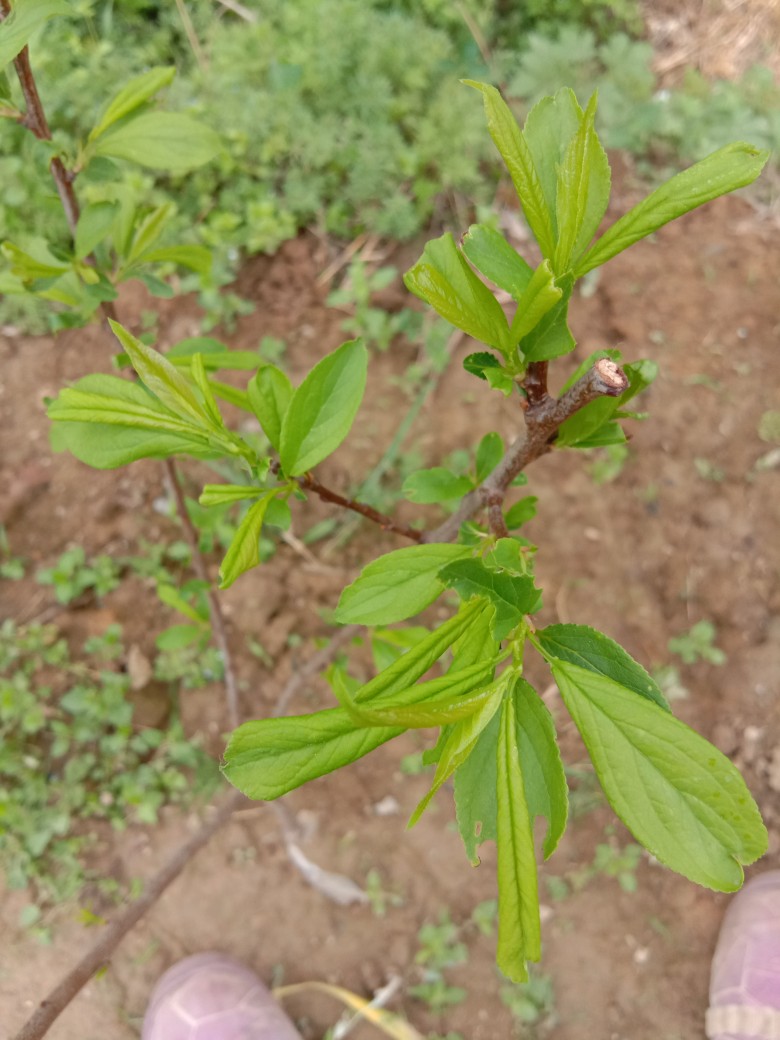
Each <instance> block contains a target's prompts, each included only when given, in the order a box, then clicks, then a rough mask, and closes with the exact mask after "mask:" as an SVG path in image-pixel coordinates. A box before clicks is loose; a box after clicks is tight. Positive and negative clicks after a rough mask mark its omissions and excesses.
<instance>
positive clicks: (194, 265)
mask: <svg viewBox="0 0 780 1040" xmlns="http://www.w3.org/2000/svg"><path fill="white" fill-rule="evenodd" d="M135 262H136V263H144V264H176V265H177V267H186V268H188V269H189V270H190V271H195V273H196V274H200V275H203V276H206V275H209V274H211V263H212V260H211V251H210V250H209V249H206V248H205V246H162V247H161V248H159V249H150V250H148V252H145V253H141V255H140V256H137V257H136V259H135ZM254 363H255V365H256V364H257V355H255V356H254Z"/></svg>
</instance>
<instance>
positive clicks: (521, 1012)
mask: <svg viewBox="0 0 780 1040" xmlns="http://www.w3.org/2000/svg"><path fill="white" fill-rule="evenodd" d="M499 996H500V998H501V1002H502V1003H503V1004H504V1005H505V1006H506V1007H507V1008H509V1011H510V1013H511V1015H512V1018H514V1020H515V1022H516V1023H517V1026H518V1029H519V1031H520V1035H522V1036H528V1035H529V1034H528V1032H527V1029H528V1027H531V1028H533V1029H534V1031H535V1030H536V1029H548V1028H551V1027H552V1026H554V1025H555V1022H556V1014H555V989H554V987H553V980H552V977H551V976H550V975H546V974H544V973H543V972H540V971H534V970H533V969H531V970H530V971H529V973H528V982H523V983H514V984H506V985H504V986H502V987H501V989H500V991H499Z"/></svg>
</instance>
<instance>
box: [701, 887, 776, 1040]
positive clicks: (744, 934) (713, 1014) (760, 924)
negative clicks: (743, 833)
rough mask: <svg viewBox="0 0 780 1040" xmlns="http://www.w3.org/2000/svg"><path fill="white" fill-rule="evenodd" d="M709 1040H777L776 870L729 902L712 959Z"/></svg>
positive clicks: (745, 888)
mask: <svg viewBox="0 0 780 1040" xmlns="http://www.w3.org/2000/svg"><path fill="white" fill-rule="evenodd" d="M706 1033H707V1036H708V1037H709V1038H710V1040H780V870H772V871H768V872H767V873H765V874H759V875H758V876H757V877H755V878H753V879H752V880H751V881H749V882H748V883H747V884H746V885H745V887H744V888H743V889H742V891H741V892H739V893H738V894H737V895H736V896H735V897H734V899H733V900H732V902H731V905H730V906H729V908H728V910H727V911H726V916H725V917H724V919H723V924H722V925H721V930H720V936H719V938H718V945H717V946H716V948H715V956H714V957H713V959H712V973H711V976H710V1007H709V1010H708V1011H707V1020H706Z"/></svg>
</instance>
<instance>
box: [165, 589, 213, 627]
mask: <svg viewBox="0 0 780 1040" xmlns="http://www.w3.org/2000/svg"><path fill="white" fill-rule="evenodd" d="M157 596H158V597H159V599H160V602H161V603H164V604H165V605H166V607H171V608H172V609H173V610H176V611H178V612H179V614H183V615H184V617H188V618H189V619H190V621H195V622H196V623H197V624H198V625H201V626H202V625H204V624H207V623H208V615H206V616H205V617H204V616H203V615H202V614H201V613H200V612H199V611H198V610H196V609H195V607H193V606H192V604H191V603H189V602H188V601H187V600H186V599H185V598H184V596H182V594H181V593H180V592H179V591H178V589H175V588H174V587H173V585H166V584H164V583H163V582H160V584H159V585H158V586H157Z"/></svg>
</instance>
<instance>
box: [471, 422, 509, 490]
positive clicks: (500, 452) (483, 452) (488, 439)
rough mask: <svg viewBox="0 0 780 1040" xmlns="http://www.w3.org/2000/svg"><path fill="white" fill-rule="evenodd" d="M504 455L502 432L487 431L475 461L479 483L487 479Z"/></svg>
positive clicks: (478, 448) (478, 447) (480, 443)
mask: <svg viewBox="0 0 780 1040" xmlns="http://www.w3.org/2000/svg"><path fill="white" fill-rule="evenodd" d="M503 457H504V440H503V438H502V436H501V434H500V433H486V434H485V436H484V437H483V438H482V440H481V441H480V442H479V444H478V445H477V451H476V454H475V462H476V469H477V483H478V484H481V483H482V481H483V480H487V478H488V477H489V476H490V474H491V473H492V472H493V470H494V469H495V468H496V466H497V465H498V464H499V462H500V461H501V459H502V458H503Z"/></svg>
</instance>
